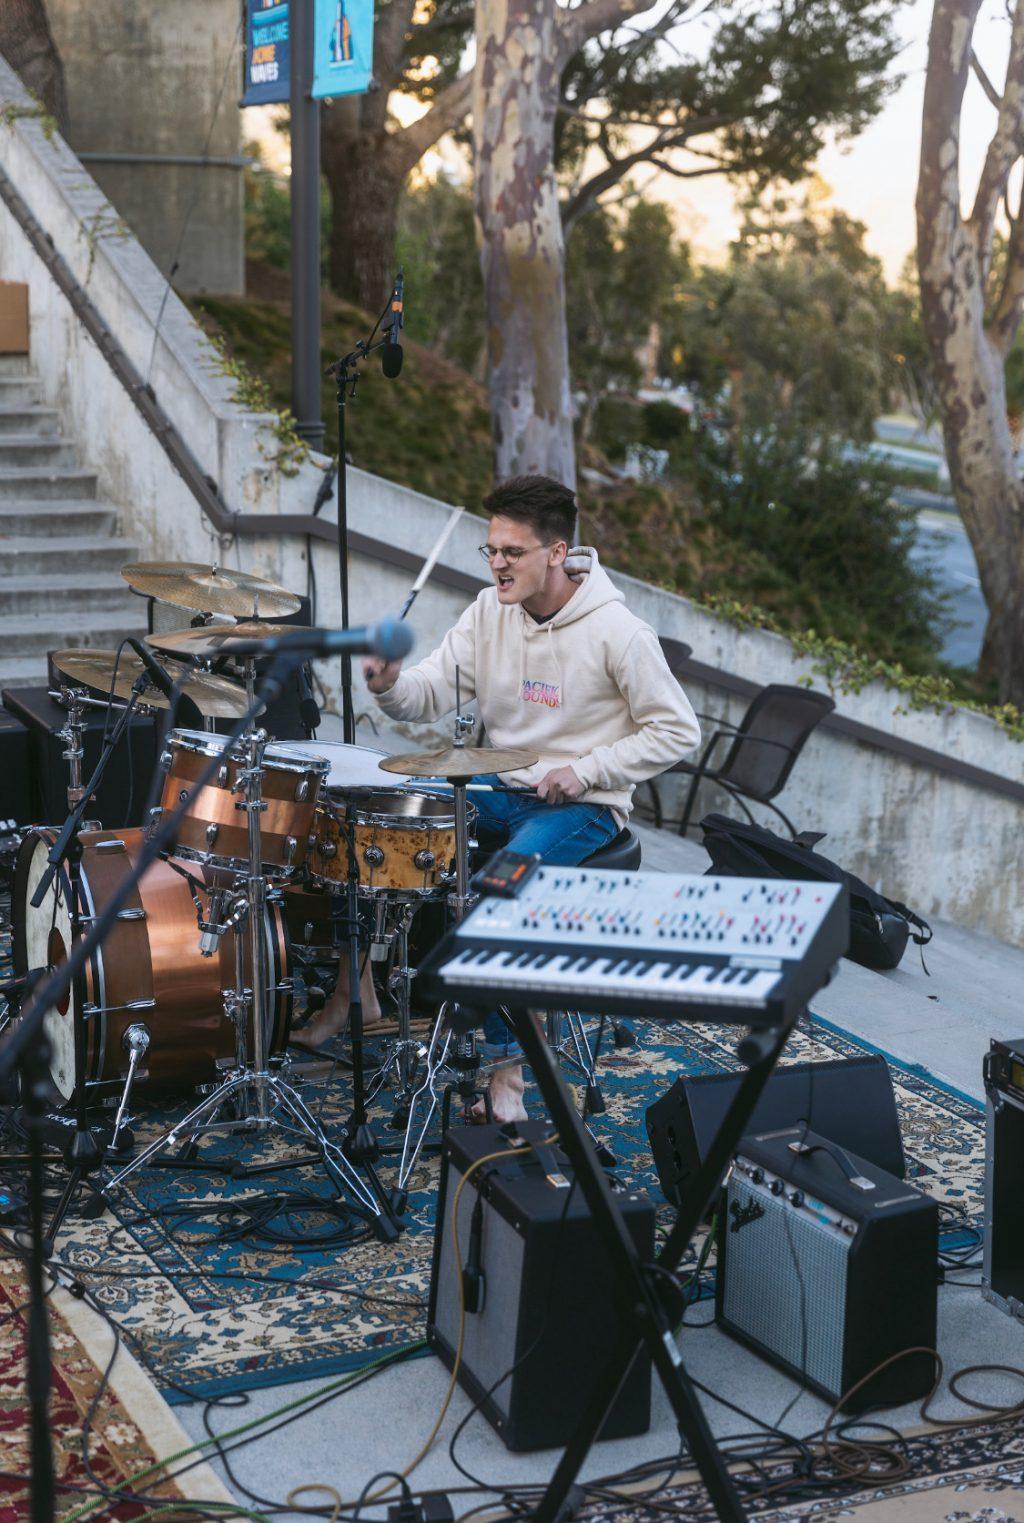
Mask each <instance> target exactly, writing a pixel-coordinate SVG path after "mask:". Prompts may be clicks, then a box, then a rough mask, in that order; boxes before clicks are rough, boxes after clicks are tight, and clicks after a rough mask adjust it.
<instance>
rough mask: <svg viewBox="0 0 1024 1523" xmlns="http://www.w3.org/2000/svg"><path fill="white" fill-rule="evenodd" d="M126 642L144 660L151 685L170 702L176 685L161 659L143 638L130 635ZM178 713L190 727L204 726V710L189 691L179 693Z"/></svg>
mask: <svg viewBox="0 0 1024 1523" xmlns="http://www.w3.org/2000/svg"><path fill="white" fill-rule="evenodd" d="M125 643H126V644H127V645H130V646H131V648H132V650H133V651H134V652H135V654H136V655H137V656H138V658H139V660H140V661H141V662H142V664H143V666H144V667H145V669H146V676H147V677H148V678H149V680H150V683H151V685H152V686H153V687H155V688H156V689H157V691H158V692H160V693H162V694H163V695H164V697H165V698H166V699H167V701H168V702H170V700H171V691H172V689H173V687H174V684H173V682H172V681H171V678H170V676H169V674H168V673H167V672H165V671H164V669H163V667H162V666H161V665H160V663H159V661H157V660H156V659H155V657H154V655H153V652H152V651H151V650H150V649H149V647H148V645H144V644H143V643H142V641H141V640H136V639H135V638H134V636H132V635H129V636H128V639H127V640H126V642H125ZM143 701H145V700H143ZM178 714H179V715H180V716H181V718H182V719H183V720H184V721H185V724H186V725H187V726H188V727H190V728H192V729H198V730H201V729H202V728H203V714H202V710H201V709H200V708H199V707H198V706H197V705H196V703H195V702H194V701H193V699H191V698H189V696H188V694H187V693H180V694H179V695H178Z"/></svg>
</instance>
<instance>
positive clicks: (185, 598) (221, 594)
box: [121, 561, 301, 619]
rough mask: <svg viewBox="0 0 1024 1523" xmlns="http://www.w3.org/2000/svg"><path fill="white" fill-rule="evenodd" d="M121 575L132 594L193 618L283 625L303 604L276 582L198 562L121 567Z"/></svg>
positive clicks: (142, 564)
mask: <svg viewBox="0 0 1024 1523" xmlns="http://www.w3.org/2000/svg"><path fill="white" fill-rule="evenodd" d="M121 575H122V576H123V577H124V579H125V581H126V582H127V583H128V585H129V587H130V588H131V589H132V591H133V592H140V593H142V595H143V596H144V597H147V598H156V599H157V601H158V602H161V603H172V604H173V605H174V607H175V608H190V609H191V610H192V611H193V612H194V613H229V614H233V615H234V617H235V618H238V619H259V618H260V617H263V618H270V619H280V618H284V617H285V615H287V614H291V613H296V612H297V611H298V609H299V608H300V607H301V599H300V598H297V597H296V596H295V594H294V593H293V592H288V590H287V589H286V588H284V587H279V586H278V585H277V583H276V582H268V581H266V580H265V578H263V577H261V576H252V575H251V574H250V573H249V572H248V571H233V570H231V569H230V568H229V567H227V566H201V565H199V564H198V563H197V562H194V561H139V562H137V563H136V564H134V565H131V566H122V567H121Z"/></svg>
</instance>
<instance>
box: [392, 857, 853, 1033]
mask: <svg viewBox="0 0 1024 1523" xmlns="http://www.w3.org/2000/svg"><path fill="white" fill-rule="evenodd" d="M848 939H849V907H848V899H847V892H846V889H845V887H844V886H843V885H842V884H832V883H827V884H826V883H806V882H796V881H790V880H787V879H778V878H775V879H760V878H729V877H720V878H717V877H701V876H697V875H693V874H683V873H661V872H619V871H612V870H595V869H588V868H585V867H583V868H580V867H541V868H539V869H538V870H536V871H535V872H534V873H533V874H532V875H531V876H530V877H529V878H528V879H527V881H526V882H525V883H524V885H523V887H522V889H521V890H520V891H519V893H518V894H517V895H516V896H515V897H504V896H503V897H488V898H484V899H481V900H480V901H479V902H478V903H477V904H476V905H474V907H473V909H472V910H471V911H470V912H469V914H468V915H467V916H466V918H465V919H464V920H463V921H462V922H461V924H459V925H457V926H455V927H454V928H453V929H452V930H451V931H449V933H448V934H447V936H445V938H444V940H443V941H441V942H440V943H439V944H438V946H437V947H435V948H434V949H433V950H432V951H431V952H430V953H429V955H428V956H427V958H426V959H424V961H423V962H421V964H420V967H419V970H418V972H419V976H420V980H421V981H422V985H423V987H424V988H425V990H426V991H427V993H428V994H430V995H432V996H434V997H436V998H438V999H448V1000H457V1001H459V1002H461V1003H463V1004H469V1005H472V1006H479V1007H480V1008H481V1009H486V1008H492V1007H493V1006H497V1005H507V1006H518V1007H524V1006H525V1007H528V1008H530V1009H537V1010H558V1009H565V1008H569V1009H581V1010H587V1011H594V1012H595V1013H604V1012H607V1013H608V1014H614V1015H629V1014H633V1015H638V1016H647V1017H653V1018H654V1019H660V1020H663V1021H671V1020H714V1021H736V1022H740V1023H743V1024H745V1025H750V1026H761V1025H772V1024H774V1023H775V1022H776V1021H778V1020H780V1019H784V1018H789V1017H791V1016H792V1015H794V1014H796V1013H799V1011H801V1010H802V1009H803V1007H804V1006H805V1005H806V1004H807V1001H808V1000H809V999H810V998H811V997H812V995H814V994H815V993H816V992H817V991H818V990H819V989H820V988H822V986H823V985H824V984H826V983H827V982H828V980H829V978H830V976H831V973H832V970H833V968H834V967H835V964H836V962H837V961H838V959H839V958H840V957H841V956H842V954H843V953H844V952H845V951H846V949H847V944H848Z"/></svg>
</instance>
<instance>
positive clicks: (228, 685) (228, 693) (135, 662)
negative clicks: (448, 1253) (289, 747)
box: [50, 649, 248, 719]
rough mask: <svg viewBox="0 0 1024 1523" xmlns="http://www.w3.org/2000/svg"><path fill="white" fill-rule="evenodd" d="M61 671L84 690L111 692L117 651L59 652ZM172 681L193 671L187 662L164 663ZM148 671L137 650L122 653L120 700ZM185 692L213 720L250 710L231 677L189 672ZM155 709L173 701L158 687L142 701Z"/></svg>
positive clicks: (57, 663) (117, 692)
mask: <svg viewBox="0 0 1024 1523" xmlns="http://www.w3.org/2000/svg"><path fill="white" fill-rule="evenodd" d="M50 659H51V660H52V662H53V664H54V666H55V667H56V668H57V670H58V671H59V672H63V673H64V675H65V677H70V678H71V681H72V682H75V683H81V684H82V686H83V687H94V688H97V689H98V690H99V691H100V692H101V693H104V694H107V693H109V692H110V680H111V678H112V677H113V675H114V663H115V661H117V652H116V651H113V650H91V649H90V650H84V649H83V650H58V651H54V653H53V655H52V656H51V658H50ZM161 664H162V666H163V667H164V670H165V671H166V672H167V675H168V677H170V679H171V681H172V682H177V680H178V678H179V677H180V676H181V674H182V673H183V672H188V671H189V668H188V667H187V666H186V664H185V663H184V662H183V661H167V660H164V661H163V662H162V663H161ZM143 670H144V667H143V664H142V661H141V660H140V659H139V657H138V656H137V655H136V654H135V652H134V651H127V650H125V651H122V652H121V659H120V661H118V662H117V680H116V681H115V683H114V696H115V697H116V698H130V697H131V692H132V684H133V683H134V681H135V679H136V677H138V675H139V673H140V672H141V671H143ZM182 693H183V694H184V696H185V697H186V698H191V700H192V702H193V703H194V704H195V706H196V708H197V709H198V710H199V711H200V713H202V714H205V715H206V716H207V717H208V718H210V719H238V718H240V716H241V715H242V714H244V713H245V711H246V708H247V707H248V704H247V701H246V696H245V689H244V688H242V687H240V686H239V685H238V683H237V682H232V681H231V680H230V678H228V677H214V676H212V675H211V674H210V673H209V672H189V675H188V677H187V678H186V680H185V682H184V684H183V686H182ZM140 701H141V702H142V703H145V704H147V705H148V707H149V708H152V709H169V708H170V706H171V705H170V702H169V700H168V699H167V698H165V697H164V695H163V693H160V692H158V691H157V689H156V688H153V687H150V688H147V689H146V691H145V693H143V695H142V698H141V700H140Z"/></svg>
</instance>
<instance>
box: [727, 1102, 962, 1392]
mask: <svg viewBox="0 0 1024 1523" xmlns="http://www.w3.org/2000/svg"><path fill="white" fill-rule="evenodd" d="M938 1242H939V1211H938V1206H937V1204H936V1202H935V1201H934V1200H931V1199H929V1197H928V1196H927V1195H924V1194H923V1193H922V1192H921V1191H920V1190H918V1189H915V1188H914V1186H913V1185H909V1184H907V1183H905V1182H904V1181H903V1180H901V1179H897V1178H895V1176H894V1175H892V1174H887V1173H886V1172H885V1170H884V1169H880V1168H878V1167H877V1165H875V1164H872V1163H868V1162H867V1161H866V1160H865V1159H863V1158H857V1157H856V1156H854V1155H852V1154H849V1153H845V1152H844V1151H843V1150H842V1149H841V1148H839V1147H837V1146H836V1145H835V1144H834V1143H832V1142H829V1141H827V1140H826V1139H825V1138H824V1137H821V1136H819V1135H818V1134H816V1133H814V1132H805V1131H804V1129H803V1128H802V1127H788V1128H786V1129H785V1130H784V1131H780V1132H769V1133H762V1134H760V1135H757V1136H751V1137H746V1138H744V1140H743V1143H742V1144H741V1151H740V1153H739V1154H738V1155H737V1157H736V1159H735V1160H734V1164H733V1168H732V1171H731V1174H730V1176H729V1181H728V1185H727V1187H726V1191H725V1196H724V1200H723V1204H722V1206H721V1207H720V1210H719V1218H718V1276H717V1282H716V1287H715V1311H716V1316H717V1320H718V1323H719V1326H720V1327H721V1328H722V1329H723V1331H725V1332H727V1333H729V1334H731V1335H732V1336H733V1337H735V1338H737V1339H739V1341H740V1342H742V1343H745V1344H747V1345H748V1346H749V1347H750V1348H752V1349H754V1350H755V1352H757V1353H759V1354H761V1355H763V1356H764V1357H765V1358H766V1359H769V1360H770V1361H771V1362H772V1363H773V1364H775V1365H778V1366H779V1368H780V1369H782V1370H785V1371H786V1373H787V1374H789V1375H792V1376H794V1377H796V1379H798V1380H799V1381H800V1382H801V1383H802V1384H804V1385H807V1386H809V1387H810V1388H811V1389H812V1390H815V1391H817V1392H819V1393H820V1394H821V1395H822V1396H824V1397H825V1398H826V1399H827V1400H828V1401H830V1402H837V1401H839V1400H840V1398H841V1397H843V1396H844V1395H845V1394H846V1393H847V1392H850V1391H851V1390H852V1388H853V1387H854V1386H856V1385H857V1383H858V1382H859V1381H861V1380H863V1379H864V1377H865V1376H868V1375H870V1373H871V1371H873V1370H874V1369H876V1368H877V1366H879V1365H880V1364H882V1363H883V1362H884V1361H885V1360H887V1359H889V1358H891V1357H892V1356H893V1355H895V1354H899V1353H901V1351H903V1350H905V1349H912V1348H921V1349H933V1348H934V1347H935V1336H936V1302H937V1296H938V1270H937V1256H938ZM934 1376H935V1361H934V1360H933V1359H932V1358H931V1357H930V1355H928V1354H926V1353H921V1354H907V1356H906V1357H905V1358H900V1359H897V1360H896V1361H895V1363H893V1364H891V1365H890V1366H889V1367H888V1368H887V1369H885V1370H883V1371H882V1372H881V1373H880V1374H879V1375H878V1376H876V1377H874V1378H872V1379H870V1380H868V1381H866V1383H865V1385H864V1386H863V1387H862V1388H861V1389H860V1390H858V1391H857V1392H856V1393H855V1394H854V1395H853V1396H852V1397H851V1399H850V1401H849V1402H848V1403H847V1404H846V1406H845V1410H846V1411H849V1412H860V1411H863V1410H865V1409H866V1408H868V1407H873V1406H879V1405H880V1406H898V1405H899V1404H900V1403H901V1402H905V1401H913V1400H916V1399H917V1398H919V1397H923V1396H925V1395H927V1393H928V1391H929V1390H930V1389H931V1385H932V1381H933V1379H934Z"/></svg>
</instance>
